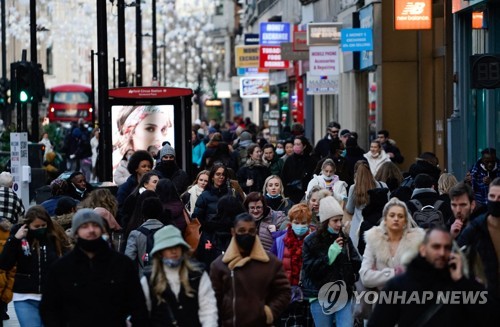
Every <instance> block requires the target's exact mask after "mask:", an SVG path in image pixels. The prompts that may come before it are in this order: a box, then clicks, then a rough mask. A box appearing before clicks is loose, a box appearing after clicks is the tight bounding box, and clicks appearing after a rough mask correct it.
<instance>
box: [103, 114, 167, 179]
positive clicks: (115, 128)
mask: <svg viewBox="0 0 500 327" xmlns="http://www.w3.org/2000/svg"><path fill="white" fill-rule="evenodd" d="M111 121H113V122H115V123H114V124H112V125H111V133H112V135H113V136H112V143H113V171H114V169H115V168H116V167H117V166H118V165H119V164H120V160H122V158H123V156H124V155H126V153H127V151H128V150H133V151H137V150H148V148H149V147H150V146H154V147H155V148H156V149H158V150H160V149H161V147H162V144H163V142H165V141H167V142H169V143H170V144H171V145H172V146H173V147H174V145H175V124H174V121H175V117H174V106H173V105H114V106H111Z"/></svg>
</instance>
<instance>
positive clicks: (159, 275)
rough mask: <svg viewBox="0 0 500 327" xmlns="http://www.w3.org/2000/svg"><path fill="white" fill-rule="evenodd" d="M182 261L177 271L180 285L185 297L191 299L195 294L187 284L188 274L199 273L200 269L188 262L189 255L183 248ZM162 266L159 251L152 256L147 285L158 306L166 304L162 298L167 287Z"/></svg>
mask: <svg viewBox="0 0 500 327" xmlns="http://www.w3.org/2000/svg"><path fill="white" fill-rule="evenodd" d="M182 259H183V260H182V263H181V267H180V269H179V279H180V282H181V285H182V286H183V287H184V292H185V294H186V296H187V297H190V298H193V297H194V296H195V293H196V292H195V290H194V289H193V288H192V287H191V284H189V272H193V271H201V268H200V267H198V266H196V265H195V264H193V263H192V262H191V261H189V254H188V252H187V251H186V250H185V249H184V248H182ZM163 266H164V265H163V261H162V255H161V251H159V252H157V253H156V254H155V255H154V256H153V269H152V273H151V277H150V279H149V285H150V287H152V289H153V292H152V294H153V296H155V297H156V300H157V301H158V304H160V303H162V302H166V300H165V299H164V298H163V292H165V290H166V289H167V287H168V279H167V275H166V274H165V269H164V268H163Z"/></svg>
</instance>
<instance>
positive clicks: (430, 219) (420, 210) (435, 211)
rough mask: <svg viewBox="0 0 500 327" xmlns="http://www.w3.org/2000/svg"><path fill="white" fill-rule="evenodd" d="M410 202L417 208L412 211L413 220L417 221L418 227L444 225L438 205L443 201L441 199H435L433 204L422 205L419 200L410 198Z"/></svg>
mask: <svg viewBox="0 0 500 327" xmlns="http://www.w3.org/2000/svg"><path fill="white" fill-rule="evenodd" d="M410 202H411V203H413V205H414V206H415V208H417V211H415V212H414V213H413V220H415V222H416V223H417V225H418V227H421V228H424V229H426V228H431V227H433V226H444V217H443V213H442V212H441V211H440V210H439V207H440V206H441V205H442V204H443V203H444V202H443V201H442V200H437V201H436V202H435V203H434V205H433V206H431V205H426V206H425V207H424V206H422V203H421V202H420V201H419V200H410Z"/></svg>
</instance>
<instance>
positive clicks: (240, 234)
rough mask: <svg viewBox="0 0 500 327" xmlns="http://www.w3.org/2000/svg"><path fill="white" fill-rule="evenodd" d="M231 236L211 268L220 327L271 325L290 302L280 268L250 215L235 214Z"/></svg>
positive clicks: (286, 280)
mask: <svg viewBox="0 0 500 327" xmlns="http://www.w3.org/2000/svg"><path fill="white" fill-rule="evenodd" d="M231 233H232V235H233V237H232V239H231V243H230V244H229V246H228V248H227V250H226V252H225V253H224V254H222V255H221V256H219V257H218V258H217V259H216V260H215V261H214V262H213V263H212V265H211V269H210V279H211V280H212V286H213V288H214V291H215V297H216V298H217V307H218V310H219V326H241V327H245V326H270V325H273V322H277V321H278V318H279V317H280V315H281V314H282V313H283V311H284V310H285V309H286V308H287V306H288V304H289V303H290V283H289V281H288V279H287V277H286V275H285V273H284V271H283V265H282V264H281V262H280V261H279V260H278V259H277V258H276V257H275V256H274V255H273V254H271V253H269V252H266V251H265V250H264V248H263V247H262V244H261V242H260V239H259V237H258V236H257V226H256V224H255V220H254V219H253V218H252V216H251V215H250V214H248V213H241V214H239V215H237V216H236V218H235V220H234V227H233V228H232V229H231Z"/></svg>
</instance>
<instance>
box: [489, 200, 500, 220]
mask: <svg viewBox="0 0 500 327" xmlns="http://www.w3.org/2000/svg"><path fill="white" fill-rule="evenodd" d="M488 213H489V214H490V215H492V216H493V217H499V218H500V202H499V201H489V200H488Z"/></svg>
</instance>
